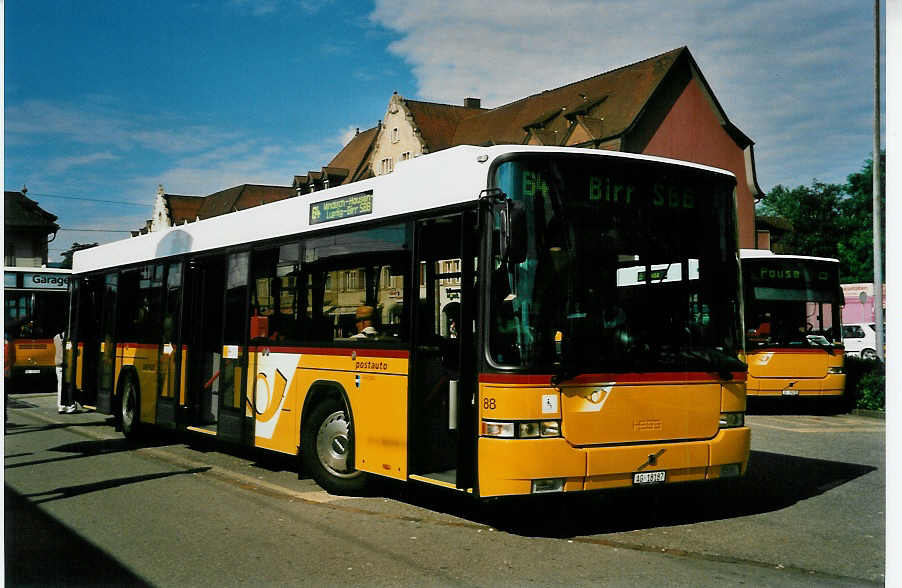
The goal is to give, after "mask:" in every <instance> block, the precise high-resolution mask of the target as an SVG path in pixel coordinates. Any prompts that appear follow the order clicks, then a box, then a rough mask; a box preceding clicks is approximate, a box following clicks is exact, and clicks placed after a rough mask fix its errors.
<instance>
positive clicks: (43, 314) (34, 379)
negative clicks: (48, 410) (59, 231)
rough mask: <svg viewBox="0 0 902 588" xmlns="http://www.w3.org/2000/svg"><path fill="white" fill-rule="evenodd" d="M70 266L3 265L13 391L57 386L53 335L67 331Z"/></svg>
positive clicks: (6, 332)
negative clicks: (63, 267) (61, 267)
mask: <svg viewBox="0 0 902 588" xmlns="http://www.w3.org/2000/svg"><path fill="white" fill-rule="evenodd" d="M71 273H72V271H71V270H68V269H59V268H46V267H4V268H3V306H4V309H5V310H4V317H3V333H4V335H5V343H6V347H7V351H6V353H7V363H6V371H7V372H8V375H9V377H10V378H11V379H10V382H9V384H10V386H11V387H12V388H13V390H12V391H13V392H40V391H44V392H46V391H50V390H56V384H57V381H56V348H55V346H54V344H53V338H54V336H56V335H59V334H62V333H63V332H64V331H65V330H66V306H67V304H66V303H67V300H68V290H69V276H70V274H71Z"/></svg>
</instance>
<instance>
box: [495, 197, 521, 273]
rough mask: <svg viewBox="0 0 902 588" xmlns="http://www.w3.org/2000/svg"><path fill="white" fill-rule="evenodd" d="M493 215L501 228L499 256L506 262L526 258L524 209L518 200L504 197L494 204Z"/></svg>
mask: <svg viewBox="0 0 902 588" xmlns="http://www.w3.org/2000/svg"><path fill="white" fill-rule="evenodd" d="M495 215H496V216H497V218H498V224H499V226H500V228H501V234H500V239H499V244H498V245H499V247H500V249H501V251H500V253H501V258H502V259H503V260H505V261H507V262H508V263H521V262H523V261H524V260H526V210H525V209H524V208H523V205H522V204H520V203H519V202H514V201H513V200H511V199H510V198H505V199H504V200H501V201H500V202H498V203H496V204H495Z"/></svg>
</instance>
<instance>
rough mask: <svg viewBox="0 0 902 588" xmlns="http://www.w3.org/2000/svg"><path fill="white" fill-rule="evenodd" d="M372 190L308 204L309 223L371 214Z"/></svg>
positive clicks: (313, 223)
mask: <svg viewBox="0 0 902 588" xmlns="http://www.w3.org/2000/svg"><path fill="white" fill-rule="evenodd" d="M372 212H373V191H372V190H368V191H366V192H359V193H357V194H350V195H348V196H341V197H340V198H333V199H332V200H324V201H323V202H314V203H312V204H311V205H310V224H311V225H316V224H319V223H325V222H329V221H334V220H339V219H343V218H350V217H352V216H360V215H362V214H372Z"/></svg>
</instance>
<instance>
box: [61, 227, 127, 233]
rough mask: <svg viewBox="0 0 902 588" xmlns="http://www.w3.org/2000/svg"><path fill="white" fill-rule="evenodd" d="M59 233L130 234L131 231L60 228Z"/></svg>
mask: <svg viewBox="0 0 902 588" xmlns="http://www.w3.org/2000/svg"><path fill="white" fill-rule="evenodd" d="M57 230H59V231H78V232H80V233H81V232H84V233H131V231H124V230H122V229H74V228H70V227H60V228H59V229H57Z"/></svg>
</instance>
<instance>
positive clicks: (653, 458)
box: [636, 449, 667, 472]
mask: <svg viewBox="0 0 902 588" xmlns="http://www.w3.org/2000/svg"><path fill="white" fill-rule="evenodd" d="M665 451H667V450H666V449H662V450H661V451H659V452H657V453H649V454H648V461H646V462H645V463H643V464H642V465H640V466H639V467H638V468H637V469H636V471H637V472H641V471H642V470H644V469H645V468H647V467H649V466H656V465H658V458H659V457H661V456H662V455H664V452H665Z"/></svg>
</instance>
